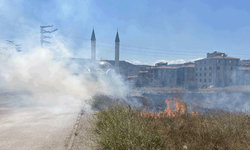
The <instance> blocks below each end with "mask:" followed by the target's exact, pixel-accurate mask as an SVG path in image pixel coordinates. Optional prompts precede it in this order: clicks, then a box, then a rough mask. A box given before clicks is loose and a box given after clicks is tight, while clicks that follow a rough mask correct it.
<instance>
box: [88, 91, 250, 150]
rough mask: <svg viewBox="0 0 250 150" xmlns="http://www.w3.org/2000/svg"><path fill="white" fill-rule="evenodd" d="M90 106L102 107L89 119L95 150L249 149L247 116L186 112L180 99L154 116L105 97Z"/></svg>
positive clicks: (226, 113) (97, 98)
mask: <svg viewBox="0 0 250 150" xmlns="http://www.w3.org/2000/svg"><path fill="white" fill-rule="evenodd" d="M172 100H174V99H172ZM100 101H102V103H99V102H100ZM104 101H105V102H104ZM168 101H170V100H168ZM92 102H93V103H92V104H97V103H99V104H101V105H103V104H105V107H102V106H100V105H99V106H100V107H98V110H99V111H98V112H96V113H95V115H93V116H92V117H91V118H92V119H91V123H92V127H91V130H89V132H91V134H93V135H94V136H95V137H96V138H93V139H94V140H95V143H96V147H95V148H96V149H107V150H109V149H120V150H123V149H124V150H125V149H164V150H165V149H169V150H170V149H177V150H178V149H180V150H182V149H197V150H198V149H204V150H211V149H215V150H219V149H228V150H231V149H250V143H249V140H250V134H249V132H250V118H249V116H248V115H246V113H239V112H231V111H225V110H220V109H216V108H215V109H212V110H210V111H207V112H206V113H204V112H203V113H202V112H198V110H197V109H195V108H193V109H192V110H191V111H189V110H187V109H186V104H185V103H184V102H182V101H181V100H180V99H179V100H177V101H176V102H175V106H176V109H175V110H174V111H173V110H172V111H171V110H168V112H167V110H166V109H165V110H164V111H162V112H157V113H154V112H147V111H146V110H145V107H140V108H139V109H138V107H131V106H130V105H127V104H126V103H123V102H122V101H121V100H120V101H119V100H117V101H116V102H115V103H114V99H112V98H109V97H108V96H104V95H98V96H96V97H93V99H92ZM109 104H111V105H109ZM92 106H96V105H92Z"/></svg>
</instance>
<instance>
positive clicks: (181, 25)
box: [0, 0, 250, 65]
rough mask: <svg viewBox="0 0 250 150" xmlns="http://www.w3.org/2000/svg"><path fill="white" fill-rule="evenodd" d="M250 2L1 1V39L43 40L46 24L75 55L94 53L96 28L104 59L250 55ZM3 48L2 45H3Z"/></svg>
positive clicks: (143, 61)
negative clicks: (117, 49)
mask: <svg viewBox="0 0 250 150" xmlns="http://www.w3.org/2000/svg"><path fill="white" fill-rule="evenodd" d="M249 5H250V1H247V0H239V1H235V0H220V1H218V0H189V1H186V0H157V1H153V0H126V1H121V0H120V1H119V0H105V1H101V0H70V1H69V0H43V1H38V0H1V1H0V8H1V9H0V41H1V43H3V42H6V40H13V41H14V42H15V43H16V44H22V48H23V51H25V47H26V46H27V45H29V46H30V45H31V46H34V47H35V46H39V45H40V26H41V25H43V26H44V25H53V27H51V28H46V30H53V29H56V28H57V29H58V30H57V31H56V32H54V33H52V34H51V36H52V37H53V38H52V39H46V40H48V41H51V44H45V45H44V47H45V48H46V47H48V48H49V47H50V46H51V45H53V44H55V40H54V39H57V41H58V39H59V41H60V42H61V43H62V44H64V45H65V47H67V49H68V50H69V51H70V52H71V53H72V57H77V58H90V47H91V43H90V38H91V33H92V30H93V28H94V30H95V34H96V42H97V43H96V45H97V47H96V50H97V59H98V60H114V55H115V54H114V50H115V49H114V47H115V45H114V44H115V35H116V32H117V30H118V32H119V36H120V60H125V61H129V62H131V63H134V64H149V65H154V64H155V63H156V62H159V61H166V62H168V63H184V62H188V61H194V60H197V59H200V58H205V57H206V53H208V52H209V53H211V52H214V51H220V52H225V53H227V54H228V56H231V57H237V58H240V59H250V58H249V55H248V54H249V50H250V19H249V18H250V7H248V6H249ZM0 48H1V45H0Z"/></svg>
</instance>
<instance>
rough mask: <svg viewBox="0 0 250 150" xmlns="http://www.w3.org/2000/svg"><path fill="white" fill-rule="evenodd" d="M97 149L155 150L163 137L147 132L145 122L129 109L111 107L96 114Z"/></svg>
mask: <svg viewBox="0 0 250 150" xmlns="http://www.w3.org/2000/svg"><path fill="white" fill-rule="evenodd" d="M96 118H97V120H96V126H95V133H96V134H97V136H98V137H99V141H98V146H99V149H107V150H111V149H115V150H117V149H119V150H123V149H131V150H132V149H157V148H160V144H161V143H162V140H163V137H162V136H161V135H159V134H156V133H151V132H149V131H150V129H149V128H148V126H146V120H145V119H144V118H142V117H139V116H138V113H137V112H136V111H133V110H131V108H130V107H123V106H121V105H120V106H119V105H117V106H113V107H109V108H108V109H104V110H102V111H100V112H99V113H97V114H96Z"/></svg>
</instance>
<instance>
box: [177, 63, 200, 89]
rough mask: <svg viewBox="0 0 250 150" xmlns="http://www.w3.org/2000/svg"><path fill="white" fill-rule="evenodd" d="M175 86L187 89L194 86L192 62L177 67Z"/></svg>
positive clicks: (193, 65)
mask: <svg viewBox="0 0 250 150" xmlns="http://www.w3.org/2000/svg"><path fill="white" fill-rule="evenodd" d="M177 85H178V86H181V87H187V88H191V87H195V86H196V79H195V64H194V62H187V63H184V64H182V65H181V66H180V67H178V69H177Z"/></svg>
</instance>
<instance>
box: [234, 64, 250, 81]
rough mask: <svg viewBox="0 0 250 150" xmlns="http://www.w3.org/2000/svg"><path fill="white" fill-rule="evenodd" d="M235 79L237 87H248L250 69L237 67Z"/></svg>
mask: <svg viewBox="0 0 250 150" xmlns="http://www.w3.org/2000/svg"><path fill="white" fill-rule="evenodd" d="M236 78H237V79H236V81H237V85H250V67H239V68H238V69H237V73H236Z"/></svg>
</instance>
